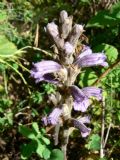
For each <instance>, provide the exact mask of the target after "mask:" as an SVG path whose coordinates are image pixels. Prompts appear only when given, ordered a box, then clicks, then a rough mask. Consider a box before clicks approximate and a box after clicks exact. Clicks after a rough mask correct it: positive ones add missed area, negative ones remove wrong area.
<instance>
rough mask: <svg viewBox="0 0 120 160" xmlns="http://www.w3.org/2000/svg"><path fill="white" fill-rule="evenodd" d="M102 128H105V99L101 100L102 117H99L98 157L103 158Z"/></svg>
mask: <svg viewBox="0 0 120 160" xmlns="http://www.w3.org/2000/svg"><path fill="white" fill-rule="evenodd" d="M104 130H105V99H104V98H103V102H102V119H101V142H100V158H103V157H104V155H105V153H104Z"/></svg>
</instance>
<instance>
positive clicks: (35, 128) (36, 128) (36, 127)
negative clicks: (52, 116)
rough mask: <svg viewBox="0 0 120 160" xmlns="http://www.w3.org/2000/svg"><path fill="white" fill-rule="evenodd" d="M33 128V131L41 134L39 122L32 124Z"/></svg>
mask: <svg viewBox="0 0 120 160" xmlns="http://www.w3.org/2000/svg"><path fill="white" fill-rule="evenodd" d="M32 128H33V130H34V131H35V133H36V134H39V133H40V131H39V126H38V124H37V122H33V123H32Z"/></svg>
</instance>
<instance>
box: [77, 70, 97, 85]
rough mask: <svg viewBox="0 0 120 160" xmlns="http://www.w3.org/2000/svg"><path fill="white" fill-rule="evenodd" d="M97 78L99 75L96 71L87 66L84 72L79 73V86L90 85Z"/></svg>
mask: <svg viewBox="0 0 120 160" xmlns="http://www.w3.org/2000/svg"><path fill="white" fill-rule="evenodd" d="M96 80H97V75H96V73H95V71H93V70H92V69H91V68H87V69H86V70H85V72H82V73H81V74H80V75H79V83H78V84H79V86H81V87H86V86H90V85H92V84H93V82H95V81H96Z"/></svg>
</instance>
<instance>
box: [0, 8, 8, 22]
mask: <svg viewBox="0 0 120 160" xmlns="http://www.w3.org/2000/svg"><path fill="white" fill-rule="evenodd" d="M7 18H8V16H7V13H6V11H4V10H2V11H1V10H0V23H2V22H3V21H5V20H6V19H7Z"/></svg>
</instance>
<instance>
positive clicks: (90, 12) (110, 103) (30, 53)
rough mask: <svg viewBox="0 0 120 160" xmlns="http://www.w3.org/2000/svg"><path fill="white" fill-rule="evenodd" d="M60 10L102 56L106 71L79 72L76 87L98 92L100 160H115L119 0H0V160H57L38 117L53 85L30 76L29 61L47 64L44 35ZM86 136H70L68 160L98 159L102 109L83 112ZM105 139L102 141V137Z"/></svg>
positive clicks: (119, 129) (119, 103) (119, 148)
mask: <svg viewBox="0 0 120 160" xmlns="http://www.w3.org/2000/svg"><path fill="white" fill-rule="evenodd" d="M61 10H66V11H67V12H68V13H69V15H73V16H74V22H75V23H79V24H84V25H85V33H84V36H83V41H84V43H86V44H89V45H90V46H91V48H92V49H93V50H94V51H96V52H99V51H100V52H101V51H105V54H106V55H107V58H108V63H109V67H108V68H106V69H102V68H100V69H99V70H98V68H89V69H87V70H86V71H84V70H83V72H82V74H81V76H79V77H78V79H77V82H76V84H77V85H78V86H79V87H84V86H90V85H92V84H94V85H97V86H100V87H102V88H103V89H104V97H105V108H104V112H105V116H104V120H105V122H104V125H105V128H104V133H105V137H106V140H107V142H106V145H105V157H104V158H103V159H104V160H110V159H111V160H112V159H114V160H119V159H120V158H119V157H120V138H119V137H120V125H119V124H120V54H119V51H120V1H119V0H111V1H109V0H108V1H106V0H55V1H52V0H24V1H23V0H1V1H0V160H20V159H28V160H29V159H30V160H39V159H43V160H44V159H47V160H62V159H63V158H62V156H63V155H62V151H61V150H60V147H59V146H54V144H53V138H52V130H53V127H47V128H45V127H44V126H43V124H42V122H41V118H42V117H43V115H45V114H47V113H49V112H50V110H51V109H52V106H51V104H50V102H49V101H48V98H47V97H48V96H49V94H51V93H54V92H55V91H56V87H55V86H54V85H51V84H48V83H43V82H42V83H39V84H35V82H34V81H33V80H32V78H31V77H30V69H31V68H32V62H38V61H40V60H41V59H47V58H48V57H49V56H48V55H46V52H49V53H51V54H52V48H51V46H52V43H51V42H50V39H49V38H48V36H47V34H46V33H45V31H44V27H45V26H46V25H47V23H48V22H51V21H53V20H54V21H55V22H58V17H59V13H60V11H61ZM88 113H89V114H91V116H92V121H91V128H92V132H91V134H90V136H89V137H88V138H86V139H83V138H81V136H80V134H79V131H78V132H77V131H76V132H74V133H73V134H72V135H71V136H70V141H69V145H68V160H99V159H100V158H99V151H100V143H101V142H100V139H101V117H102V115H103V109H102V108H101V106H100V104H97V103H96V104H94V107H93V108H92V109H89V111H88ZM107 135H108V138H107Z"/></svg>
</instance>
